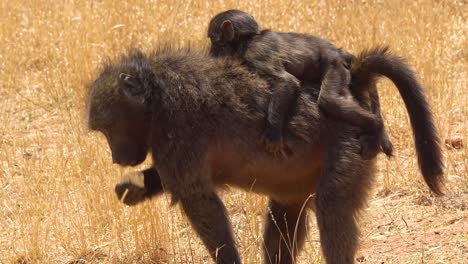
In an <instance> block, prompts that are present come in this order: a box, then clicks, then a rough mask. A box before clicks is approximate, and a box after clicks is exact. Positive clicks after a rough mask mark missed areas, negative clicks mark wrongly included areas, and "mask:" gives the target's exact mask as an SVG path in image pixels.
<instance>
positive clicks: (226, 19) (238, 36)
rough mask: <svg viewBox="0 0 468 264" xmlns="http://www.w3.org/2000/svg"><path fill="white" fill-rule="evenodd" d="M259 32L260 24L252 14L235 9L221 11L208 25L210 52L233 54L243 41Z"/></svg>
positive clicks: (223, 54)
mask: <svg viewBox="0 0 468 264" xmlns="http://www.w3.org/2000/svg"><path fill="white" fill-rule="evenodd" d="M258 34H260V29H259V26H258V24H257V21H255V19H254V18H253V17H252V16H251V15H249V14H247V13H245V12H243V11H240V10H235V9H233V10H228V11H224V12H222V13H219V14H217V15H216V16H215V17H213V18H212V19H211V21H210V24H209V26H208V37H209V38H210V40H211V47H210V54H211V55H212V56H215V57H219V56H232V55H234V53H235V52H236V51H237V46H238V45H239V44H240V43H241V42H242V41H245V40H246V38H250V37H252V36H253V35H258Z"/></svg>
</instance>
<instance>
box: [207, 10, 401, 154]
mask: <svg viewBox="0 0 468 264" xmlns="http://www.w3.org/2000/svg"><path fill="white" fill-rule="evenodd" d="M208 36H209V38H210V39H211V48H210V54H211V55H213V56H215V57H221V56H233V57H237V58H240V59H241V60H242V61H244V62H245V63H246V64H247V66H249V67H251V68H252V69H254V70H256V71H258V72H259V73H260V74H264V75H268V76H270V80H271V83H270V85H272V86H273V87H275V89H274V93H273V96H272V98H271V102H270V105H269V107H268V115H267V129H266V131H265V134H264V138H265V139H266V142H267V143H268V144H267V147H269V149H272V150H275V151H278V150H279V149H281V141H282V130H283V127H284V122H285V119H286V116H287V114H288V112H289V111H290V109H291V106H292V104H293V103H294V101H295V98H296V95H297V90H298V89H299V85H300V84H299V81H305V80H309V81H315V82H322V83H323V84H322V86H321V87H320V96H319V98H318V101H317V103H318V106H319V107H320V109H322V110H323V111H324V112H325V113H328V114H331V115H332V116H333V117H335V118H339V119H340V120H342V121H345V122H349V123H351V124H353V125H356V126H359V127H361V128H363V129H364V136H363V137H362V140H361V141H362V150H361V154H362V155H363V157H365V158H367V159H370V158H373V157H374V156H376V155H377V154H378V153H379V152H380V145H382V149H383V151H384V152H385V154H387V155H388V156H391V155H392V150H393V148H392V144H391V142H390V140H389V139H388V135H387V133H386V131H385V130H384V127H383V123H382V117H381V115H380V102H379V97H378V94H377V91H376V90H375V89H371V90H370V91H369V93H371V98H372V100H373V103H372V104H371V106H372V110H373V113H371V112H369V111H367V110H365V109H364V108H362V107H361V106H360V105H359V104H358V103H357V102H356V101H355V100H354V99H353V97H352V96H351V95H350V91H349V89H348V85H349V81H348V82H345V83H344V85H342V87H341V86H338V85H336V84H332V83H331V81H332V80H336V79H335V78H334V77H335V76H333V75H331V74H327V73H328V69H329V67H330V63H335V64H336V63H342V64H344V65H345V66H347V67H349V65H350V64H351V61H352V60H353V58H354V56H353V55H352V54H350V53H348V52H346V51H344V50H342V49H338V48H336V47H335V46H334V45H333V44H331V43H330V42H328V41H325V40H323V39H320V38H317V37H314V36H311V35H307V34H297V33H280V32H272V31H270V30H263V31H260V30H259V26H258V24H257V22H256V21H255V19H254V18H253V17H252V16H250V15H249V14H247V13H245V12H243V11H240V10H228V11H225V12H222V13H219V14H218V15H216V16H215V17H214V18H213V19H212V20H211V22H210V24H209V26H208ZM334 69H335V70H334V71H333V72H336V74H338V75H340V76H342V77H345V76H346V75H349V73H348V70H347V68H346V67H344V66H343V67H334ZM346 78H349V77H346ZM298 79H299V81H298ZM325 83H327V84H325Z"/></svg>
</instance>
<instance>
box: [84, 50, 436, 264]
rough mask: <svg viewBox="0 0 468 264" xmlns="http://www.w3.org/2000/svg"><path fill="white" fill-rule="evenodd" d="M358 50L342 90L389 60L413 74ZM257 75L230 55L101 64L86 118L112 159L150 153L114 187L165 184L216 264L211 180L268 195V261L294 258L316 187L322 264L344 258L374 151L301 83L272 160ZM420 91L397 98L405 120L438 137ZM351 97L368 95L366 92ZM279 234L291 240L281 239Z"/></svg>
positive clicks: (232, 255)
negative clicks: (364, 149)
mask: <svg viewBox="0 0 468 264" xmlns="http://www.w3.org/2000/svg"><path fill="white" fill-rule="evenodd" d="M358 58H359V59H358V61H357V62H356V66H355V67H354V66H353V67H354V68H352V69H353V71H352V72H353V73H354V74H355V75H353V78H354V77H356V78H357V79H359V81H360V83H361V85H362V87H361V86H353V87H351V88H353V89H355V90H356V92H357V94H359V88H362V90H366V89H368V87H366V86H368V85H373V84H374V82H375V79H376V78H375V77H378V74H384V75H387V74H388V72H385V71H384V70H385V69H386V66H385V65H388V64H392V63H393V64H394V66H395V67H400V69H399V70H395V69H394V72H393V73H395V74H396V76H397V77H398V78H400V79H401V81H402V82H403V83H405V80H404V78H407V77H412V75H411V74H412V73H411V72H409V73H405V71H406V70H408V68H407V66H406V65H405V64H402V62H401V61H398V60H394V59H393V58H394V57H392V56H390V55H388V54H385V53H378V52H375V51H371V52H369V53H364V55H363V56H362V57H358ZM379 65H380V66H379ZM374 70H375V71H377V72H374ZM267 78H268V76H260V75H258V74H256V73H255V72H251V71H249V70H248V69H247V68H246V67H243V66H242V65H241V64H240V63H239V62H238V61H236V60H232V59H214V58H210V57H208V56H206V55H204V54H200V53H196V52H189V51H170V50H165V51H161V52H157V53H154V54H150V55H144V54H142V53H141V52H138V51H132V52H130V54H129V55H127V56H123V57H122V58H120V60H118V61H117V62H116V63H113V64H109V65H107V66H106V67H105V69H104V70H103V71H102V73H101V74H100V75H99V77H98V78H97V80H96V81H95V83H94V84H93V85H92V86H91V87H90V90H89V96H88V108H89V118H88V120H89V127H90V128H91V129H92V130H95V131H100V132H102V133H103V134H104V135H105V136H106V138H107V140H108V142H109V146H110V148H111V151H112V157H113V161H114V162H115V163H118V164H120V165H124V166H126V165H132V166H133V165H136V164H138V163H141V162H142V160H143V159H144V157H145V155H146V154H145V155H143V156H141V154H140V153H146V152H149V151H150V152H151V153H152V157H153V162H154V166H153V168H150V169H148V170H146V171H145V172H143V176H141V174H139V176H138V175H137V177H138V180H136V181H137V182H135V184H133V181H134V179H135V178H133V177H135V175H134V176H132V177H127V178H126V179H125V180H124V181H123V182H122V183H121V184H119V185H117V186H116V192H117V194H118V195H119V197H121V196H122V194H123V193H122V190H125V189H126V188H129V193H128V194H127V196H128V195H130V196H129V199H130V200H125V199H124V202H126V201H127V202H129V203H130V204H134V203H136V202H138V201H139V200H140V201H141V200H143V199H146V198H149V197H151V196H154V195H157V194H159V193H161V192H162V190H163V189H164V191H167V192H169V193H170V194H171V195H172V197H173V200H174V201H175V202H179V203H180V204H181V207H182V209H183V211H184V212H185V213H186V215H187V217H188V219H189V220H190V222H191V224H192V226H193V228H194V229H195V231H196V232H197V233H198V235H199V236H200V238H201V240H202V241H203V243H204V244H205V245H206V247H207V249H208V251H209V253H210V254H211V256H212V258H213V259H214V260H216V262H217V263H240V257H239V253H238V251H237V249H236V246H235V242H234V238H233V235H232V231H231V224H230V221H229V219H228V217H227V214H226V209H225V207H224V205H223V203H222V201H221V200H220V199H219V197H218V196H217V194H216V187H217V186H220V185H224V184H229V185H232V186H237V187H239V188H242V189H245V190H252V191H254V192H257V193H261V194H264V195H267V196H268V197H269V200H270V202H269V210H267V216H266V217H265V220H266V225H265V233H264V240H265V251H264V254H265V262H266V263H270V261H272V263H274V262H276V261H277V262H278V263H292V262H294V260H295V256H296V253H297V252H298V251H300V250H301V248H302V245H303V242H304V236H305V229H306V228H305V225H306V222H307V221H305V212H302V213H301V211H302V210H301V208H302V206H303V205H304V204H305V203H306V202H307V201H310V199H309V197H310V196H311V195H315V201H310V203H315V210H316V215H317V222H318V226H319V230H320V238H321V244H322V248H323V253H324V256H325V259H326V262H327V263H353V259H354V254H355V252H356V248H357V241H358V226H357V224H356V220H355V216H356V214H357V213H358V212H359V210H360V209H362V207H363V205H364V204H365V201H366V198H367V194H368V190H369V188H370V184H371V182H372V175H373V170H374V166H375V159H372V160H365V159H363V157H361V155H359V149H360V142H359V135H360V134H361V131H360V129H359V128H357V127H353V126H350V125H347V124H345V123H342V122H339V121H338V120H334V119H332V118H327V117H323V116H321V115H320V114H319V109H318V107H317V104H316V103H315V102H316V97H315V96H314V91H317V87H316V86H317V84H314V83H308V82H304V83H303V86H302V89H301V92H300V93H299V94H298V99H297V103H296V104H295V106H294V107H293V109H292V111H291V117H290V119H289V122H288V123H287V124H286V125H285V126H286V129H285V133H284V140H285V143H286V144H288V145H289V147H290V149H291V154H290V157H289V158H288V159H283V160H277V159H275V158H273V157H271V155H269V153H267V152H266V150H265V149H264V147H263V145H262V144H260V143H259V142H258V140H257V138H258V136H259V135H260V134H261V133H262V130H263V122H264V120H265V118H266V115H267V111H266V109H267V106H268V98H270V96H271V95H272V90H273V87H271V86H270V85H269V84H268V83H269V82H268V79H267ZM411 80H412V81H414V78H413V79H411ZM420 92H422V91H420ZM421 95H422V94H416V97H417V98H412V99H408V98H406V99H405V102H408V103H407V107H408V108H411V109H412V110H410V111H409V112H410V115H411V119H412V120H413V119H415V120H416V119H417V121H415V122H413V121H412V124H413V129H414V131H415V133H416V134H418V135H416V139H417V140H419V139H421V138H422V139H424V140H425V142H426V143H427V142H428V141H429V142H435V143H436V142H437V136H436V134H435V130H434V129H433V127H428V126H426V124H427V122H429V124H432V123H431V122H432V120H431V114H430V112H429V111H428V109H427V105H426V104H422V105H421V104H419V103H418V102H417V101H419V102H421V100H422V102H425V101H424V97H420V96H421ZM405 96H407V97H408V96H409V97H412V96H413V95H405ZM405 96H404V97H405ZM414 100H416V101H414ZM360 103H362V104H363V105H369V104H370V102H369V101H368V100H366V99H365V98H364V99H362V101H360ZM413 103H415V104H414V105H412V104H413ZM421 107H423V108H424V107H426V109H420V108H421ZM413 110H420V112H417V113H416V114H415V112H414V111H413ZM418 113H420V114H418ZM414 114H415V115H414ZM414 126H419V127H417V128H415V127H414ZM428 129H429V130H430V131H428ZM321 134H322V135H327V136H326V137H323V136H320V135H321ZM420 134H421V135H422V136H421V135H420ZM137 135H139V137H138V136H137ZM428 135H432V136H433V138H428V137H426V136H428ZM431 144H432V143H428V146H429V145H431ZM416 146H417V148H418V147H421V146H420V145H419V144H416ZM431 146H434V147H435V148H434V149H433V150H431V153H432V154H433V155H428V154H425V153H423V152H421V151H420V149H418V155H420V156H419V157H420V160H423V162H422V163H421V169H422V171H423V173H427V172H431V173H428V174H425V175H424V176H425V179H426V182H427V183H428V185H429V187H431V189H432V190H433V191H436V192H437V191H439V190H440V189H439V183H440V181H441V179H442V174H441V171H442V170H441V168H438V165H441V163H440V160H437V159H440V149H439V148H437V145H431ZM127 150H130V151H127ZM434 158H435V159H436V160H431V159H434ZM431 162H433V163H431ZM426 166H427V167H426ZM156 168H157V170H156ZM439 169H440V170H439ZM434 172H437V173H434ZM439 172H440V173H439ZM141 177H143V182H144V186H141ZM147 182H148V183H149V182H151V185H150V184H148V185H147ZM163 187H164V188H163ZM310 207H314V206H310ZM272 217H273V218H274V219H273V218H272ZM295 223H297V225H296V224H295ZM293 227H294V228H293ZM278 228H279V229H278ZM284 237H289V238H292V239H291V240H292V241H291V240H290V241H291V243H290V242H289V241H287V240H285V239H284ZM294 238H295V239H294ZM291 244H292V245H291Z"/></svg>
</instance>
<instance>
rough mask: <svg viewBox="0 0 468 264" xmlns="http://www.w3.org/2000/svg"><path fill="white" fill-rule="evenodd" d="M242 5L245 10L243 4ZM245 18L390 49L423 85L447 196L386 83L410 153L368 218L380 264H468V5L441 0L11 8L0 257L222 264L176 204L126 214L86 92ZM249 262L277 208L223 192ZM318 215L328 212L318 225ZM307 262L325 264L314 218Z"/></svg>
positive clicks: (390, 108) (1, 34)
mask: <svg viewBox="0 0 468 264" xmlns="http://www.w3.org/2000/svg"><path fill="white" fill-rule="evenodd" d="M238 2H240V3H238ZM229 8H238V9H242V10H245V11H248V12H250V13H252V14H253V15H254V16H255V18H256V19H257V20H258V21H259V23H260V24H261V25H262V27H263V28H272V29H274V30H277V31H296V32H305V33H311V34H314V35H318V36H320V37H323V38H326V39H328V40H331V41H332V42H333V43H335V44H336V45H337V46H340V47H344V48H345V49H347V50H350V51H351V52H359V51H360V50H361V49H362V48H365V47H370V46H373V45H376V44H388V45H390V47H391V49H392V51H394V53H396V54H398V55H401V56H403V57H405V58H406V59H407V60H408V62H409V63H410V64H411V65H412V66H413V67H414V68H415V69H416V71H417V73H418V75H419V78H420V80H421V82H422V83H423V84H424V86H425V88H426V91H427V94H428V97H429V101H430V104H431V106H432V110H433V112H434V115H435V119H436V125H437V128H438V129H439V132H440V136H441V138H442V140H445V139H448V140H450V139H456V138H461V139H462V140H464V142H463V143H464V146H462V147H460V148H453V147H447V146H445V145H444V147H443V151H444V159H445V163H446V173H445V174H446V178H447V181H446V196H444V197H442V198H436V197H434V196H433V195H432V194H431V193H430V192H429V191H428V188H427V187H426V186H425V185H424V183H423V181H422V177H421V175H420V173H419V171H418V169H417V163H416V158H415V152H414V147H413V141H412V136H411V129H410V125H409V121H408V116H407V114H406V110H405V109H404V106H403V103H402V100H401V99H400V97H399V96H397V94H398V93H397V92H396V91H397V90H396V89H395V88H394V86H393V85H392V84H391V83H390V82H388V81H382V82H380V85H379V87H380V95H381V101H382V104H383V106H382V108H383V115H384V118H385V124H386V126H387V128H388V131H389V134H390V137H391V140H392V141H393V144H394V147H395V157H394V158H392V159H387V158H385V157H384V156H382V155H381V156H379V164H378V165H379V171H378V173H377V175H376V178H377V180H376V184H375V186H374V191H373V194H372V195H371V197H370V199H369V206H368V208H367V209H366V210H365V211H364V212H363V214H362V219H361V227H362V234H361V241H360V243H361V247H360V249H359V252H358V255H357V257H358V259H359V260H360V261H363V262H365V263H467V262H466V261H467V260H468V220H467V218H468V211H467V200H468V173H467V168H468V154H467V153H468V152H467V141H468V126H467V116H468V100H467V99H468V95H467V94H468V73H467V69H468V61H467V59H468V50H467V47H468V45H467V32H468V22H467V16H468V3H467V2H466V1H464V0H452V1H438V0H418V1H398V0H388V1H377V0H370V1H323V0H322V1H295V0H289V1H280V0H261V1H231V0H226V1H169V0H159V1H158V0H155V1H143V0H142V1H139V0H128V1H125V2H124V1H109V0H101V1H82V0H81V1H80V0H77V1H69V0H66V1H52V0H49V1H42V0H35V1H14V0H4V1H0V17H1V19H2V23H0V39H1V40H0V74H1V78H0V100H1V103H0V113H1V115H0V123H1V124H2V125H1V126H0V133H1V137H0V164H1V165H0V169H1V170H0V263H70V264H72V263H75V264H78V263H80V264H81V263H210V259H209V258H208V253H207V252H206V251H205V249H204V247H203V246H202V245H201V242H200V241H199V240H198V238H197V237H196V236H195V234H194V233H193V231H192V230H191V228H190V225H189V224H188V222H187V221H186V219H185V217H184V216H183V214H182V213H181V210H180V208H179V207H178V206H174V207H170V206H169V203H170V201H169V198H168V197H167V196H163V197H159V198H157V199H154V200H152V201H147V202H145V203H144V204H142V205H138V206H136V207H126V206H124V205H123V204H122V203H121V202H119V201H118V200H117V198H116V196H115V194H114V191H113V189H114V185H115V184H116V183H117V182H118V181H119V179H120V177H121V176H122V174H123V173H124V172H125V171H128V170H130V169H125V170H124V169H121V168H119V167H118V166H117V165H113V164H112V161H111V156H110V152H109V149H108V146H107V143H106V142H105V139H104V137H103V136H101V135H99V134H96V133H89V131H88V130H87V127H86V115H85V95H86V91H87V85H88V84H89V83H90V82H92V81H93V78H95V77H96V74H97V71H98V69H99V66H100V64H101V62H103V61H104V60H105V59H106V58H108V57H110V58H113V57H115V56H117V55H118V54H120V53H121V52H124V51H126V50H127V49H128V47H131V46H138V47H141V48H143V49H145V50H151V49H153V48H157V47H158V46H159V45H161V44H168V43H170V44H172V45H173V46H186V45H189V44H190V45H192V46H195V47H199V48H202V47H206V46H207V45H208V39H207V38H206V32H205V31H206V28H207V25H208V21H209V20H210V18H211V17H212V16H213V15H215V14H216V13H218V12H220V11H223V10H226V9H229ZM222 198H223V200H224V201H225V203H226V206H227V208H228V211H229V213H230V215H231V217H232V222H233V226H234V232H235V236H236V239H237V241H238V245H239V250H240V252H241V254H242V259H243V261H244V263H261V259H262V258H261V247H262V235H261V234H262V231H261V226H262V215H263V213H264V208H265V205H266V199H265V198H263V197H260V196H257V195H252V194H247V193H245V192H242V191H238V190H234V189H232V190H231V189H228V190H225V191H223V192H222ZM312 216H313V215H312ZM307 241H308V242H307V247H306V249H305V251H304V252H303V254H301V256H300V258H299V263H321V262H323V258H322V257H321V254H320V244H319V241H318V234H317V229H316V226H315V219H314V217H310V225H309V237H308V239H307Z"/></svg>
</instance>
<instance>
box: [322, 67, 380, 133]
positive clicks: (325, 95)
mask: <svg viewBox="0 0 468 264" xmlns="http://www.w3.org/2000/svg"><path fill="white" fill-rule="evenodd" d="M349 80H350V73H349V71H348V70H347V69H346V67H345V66H344V65H343V63H342V61H341V60H339V59H336V60H334V61H332V62H331V63H330V64H329V67H327V71H326V73H325V76H324V78H323V80H322V85H321V86H320V94H319V98H318V99H317V104H318V106H319V108H320V110H322V111H324V112H325V113H327V114H329V115H331V116H332V117H334V118H337V119H340V120H341V121H344V122H347V123H349V124H351V125H354V126H358V127H361V128H364V129H366V130H376V129H378V128H380V127H381V126H382V124H381V120H378V119H376V118H375V116H374V114H373V113H371V112H370V111H367V110H366V109H364V108H362V107H361V106H360V105H359V104H358V103H357V102H356V101H355V100H353V99H351V98H346V97H345V96H344V95H343V94H342V91H345V89H348V85H349ZM348 93H349V92H348Z"/></svg>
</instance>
